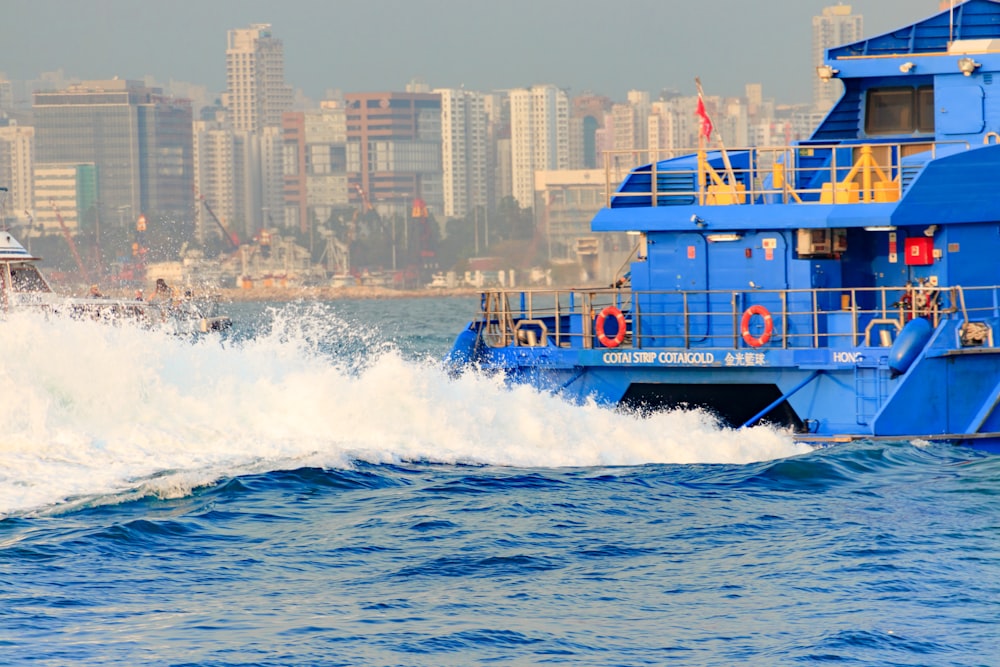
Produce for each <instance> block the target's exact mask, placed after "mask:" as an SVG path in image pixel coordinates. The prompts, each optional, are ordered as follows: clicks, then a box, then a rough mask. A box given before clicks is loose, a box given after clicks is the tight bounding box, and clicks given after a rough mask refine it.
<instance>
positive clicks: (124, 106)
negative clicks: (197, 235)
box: [34, 79, 193, 220]
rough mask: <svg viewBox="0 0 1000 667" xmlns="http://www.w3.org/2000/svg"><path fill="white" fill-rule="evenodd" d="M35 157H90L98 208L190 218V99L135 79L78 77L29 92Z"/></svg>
mask: <svg viewBox="0 0 1000 667" xmlns="http://www.w3.org/2000/svg"><path fill="white" fill-rule="evenodd" d="M34 118H35V121H34V122H35V162H36V165H39V164H47V163H71V164H87V163H93V165H94V166H95V168H96V174H97V193H98V205H99V214H100V216H101V217H103V218H106V219H107V218H110V219H116V218H118V217H119V214H120V213H121V214H122V215H127V216H128V218H129V219H131V220H134V219H136V218H138V217H139V214H141V213H144V214H146V215H147V216H149V215H151V214H157V215H160V216H162V217H164V218H169V219H173V220H190V218H191V209H192V204H193V201H192V187H191V186H192V177H193V164H192V138H191V122H192V116H191V105H190V103H189V102H188V101H186V100H178V99H173V98H169V97H165V96H164V95H163V94H162V91H161V90H160V89H159V88H148V87H146V86H144V85H143V84H142V82H139V81H129V80H123V79H114V80H109V81H84V82H83V83H81V84H79V85H75V86H71V87H69V88H68V89H66V90H60V91H49V92H38V93H35V96H34Z"/></svg>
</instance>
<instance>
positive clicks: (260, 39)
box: [223, 23, 292, 133]
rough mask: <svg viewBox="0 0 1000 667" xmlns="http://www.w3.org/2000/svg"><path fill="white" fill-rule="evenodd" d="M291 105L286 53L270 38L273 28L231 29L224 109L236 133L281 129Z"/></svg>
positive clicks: (257, 25) (273, 38) (279, 43)
mask: <svg viewBox="0 0 1000 667" xmlns="http://www.w3.org/2000/svg"><path fill="white" fill-rule="evenodd" d="M291 105H292V89H291V87H289V86H287V85H285V52H284V47H283V46H282V43H281V40H280V39H276V38H275V37H273V36H272V35H271V25H270V24H268V23H255V24H253V25H251V26H250V27H249V28H245V29H241V30H230V31H229V34H228V41H227V47H226V94H225V95H224V96H223V106H225V107H226V108H227V109H228V110H229V115H230V122H231V123H232V125H233V129H235V130H236V131H237V132H254V133H256V132H260V131H261V130H262V129H263V128H265V127H268V126H271V127H279V126H280V125H281V114H282V113H284V112H285V111H288V109H289V108H291Z"/></svg>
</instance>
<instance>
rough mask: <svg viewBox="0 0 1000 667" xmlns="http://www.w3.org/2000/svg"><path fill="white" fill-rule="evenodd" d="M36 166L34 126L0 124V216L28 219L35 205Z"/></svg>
mask: <svg viewBox="0 0 1000 667" xmlns="http://www.w3.org/2000/svg"><path fill="white" fill-rule="evenodd" d="M34 166H35V128H33V127H25V126H21V125H16V124H14V125H9V126H7V127H0V187H5V188H7V193H6V198H3V195H2V194H0V198H2V199H3V209H2V210H0V218H13V219H20V220H27V219H30V218H31V217H32V214H31V210H32V209H33V208H34V207H35V201H34V199H35V195H34V186H33V183H32V173H33V171H34Z"/></svg>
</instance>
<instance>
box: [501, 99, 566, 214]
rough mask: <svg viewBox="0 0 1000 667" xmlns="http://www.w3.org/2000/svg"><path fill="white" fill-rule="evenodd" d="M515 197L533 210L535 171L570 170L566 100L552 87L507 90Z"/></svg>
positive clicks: (519, 202) (523, 205)
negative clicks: (508, 92)
mask: <svg viewBox="0 0 1000 667" xmlns="http://www.w3.org/2000/svg"><path fill="white" fill-rule="evenodd" d="M510 140H511V163H512V164H511V167H512V174H513V190H514V198H515V199H517V202H518V204H520V205H521V207H522V208H532V207H533V206H534V199H535V172H536V171H543V170H551V169H569V166H570V165H569V154H570V143H569V97H568V96H567V95H566V92H565V91H564V90H560V89H559V88H557V87H556V86H552V85H540V86H534V87H532V88H531V89H525V88H522V89H516V90H512V91H510Z"/></svg>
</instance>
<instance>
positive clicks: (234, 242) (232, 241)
mask: <svg viewBox="0 0 1000 667" xmlns="http://www.w3.org/2000/svg"><path fill="white" fill-rule="evenodd" d="M198 199H200V200H201V203H202V205H203V206H204V207H205V210H206V211H208V214H209V215H210V216H212V220H215V224H217V225H218V226H219V229H221V230H222V235H223V236H224V237H226V240H227V241H229V245H231V246H232V247H233V250H239V249H240V242H239V241H238V240H237V236H236V235H235V234H230V233H229V230H228V229H226V226H225V225H224V224H222V221H221V220H219V216H217V215H215V211H213V210H212V207H211V206H209V205H208V200H207V199H205V195H198Z"/></svg>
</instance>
